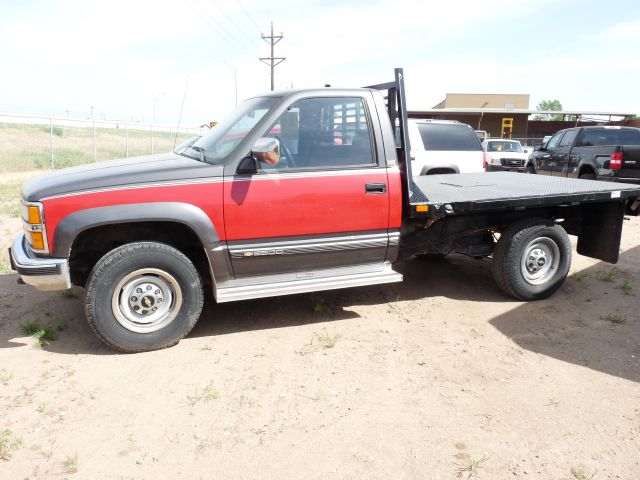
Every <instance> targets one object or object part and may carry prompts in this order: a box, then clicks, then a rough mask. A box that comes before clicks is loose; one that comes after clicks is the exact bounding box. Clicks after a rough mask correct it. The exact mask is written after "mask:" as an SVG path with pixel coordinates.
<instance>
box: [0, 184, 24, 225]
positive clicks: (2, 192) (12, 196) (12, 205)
mask: <svg viewBox="0 0 640 480" xmlns="http://www.w3.org/2000/svg"><path fill="white" fill-rule="evenodd" d="M21 187H22V182H9V183H1V184H0V213H1V214H3V215H8V216H10V217H13V218H18V217H19V216H20V189H21Z"/></svg>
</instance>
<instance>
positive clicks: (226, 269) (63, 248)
mask: <svg viewBox="0 0 640 480" xmlns="http://www.w3.org/2000/svg"><path fill="white" fill-rule="evenodd" d="M153 221H156V222H176V223H181V224H183V225H185V226H187V227H189V228H190V229H191V230H193V231H194V232H195V234H196V235H197V237H198V239H199V240H200V242H201V243H202V245H203V247H204V249H205V253H206V255H207V258H208V260H209V265H210V268H211V274H212V275H213V279H214V284H215V283H216V282H217V281H224V280H227V279H228V278H229V276H230V273H231V270H230V266H229V263H228V259H227V252H226V245H225V243H224V242H221V241H220V236H219V235H218V232H217V231H216V228H215V226H214V225H213V223H212V221H211V219H210V218H209V217H208V216H207V214H206V213H205V212H204V211H202V210H201V209H200V208H198V207H196V206H195V205H191V204H188V203H181V202H153V203H133V204H123V205H110V206H105V207H95V208H87V209H85V210H78V211H76V212H74V213H71V214H69V215H67V216H66V217H64V218H63V219H62V220H61V221H60V223H58V225H57V227H56V229H55V232H54V238H53V252H52V255H53V256H54V257H59V258H68V257H69V254H70V251H71V246H72V245H73V242H74V241H75V239H76V238H77V236H78V235H79V234H80V233H82V232H84V231H86V230H89V229H91V228H94V227H100V226H104V225H116V224H123V223H134V222H135V223H137V222H153Z"/></svg>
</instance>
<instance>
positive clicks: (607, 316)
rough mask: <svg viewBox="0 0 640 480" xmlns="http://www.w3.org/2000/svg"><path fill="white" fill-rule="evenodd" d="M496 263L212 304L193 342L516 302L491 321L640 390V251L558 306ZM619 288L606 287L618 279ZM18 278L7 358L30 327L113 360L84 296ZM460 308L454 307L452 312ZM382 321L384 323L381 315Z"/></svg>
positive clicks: (406, 270) (67, 350) (408, 266)
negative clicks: (508, 277)
mask: <svg viewBox="0 0 640 480" xmlns="http://www.w3.org/2000/svg"><path fill="white" fill-rule="evenodd" d="M490 267H491V265H490V261H489V260H474V259H470V258H466V257H463V256H455V255H454V256H451V257H447V258H444V259H440V260H430V261H424V260H418V259H414V260H410V261H407V262H404V263H402V264H400V265H399V266H398V270H399V271H401V272H402V273H403V274H404V276H405V281H404V282H402V283H397V284H389V285H380V286H372V287H360V288H352V289H346V290H335V291H327V292H318V293H314V294H300V295H290V296H284V297H274V298H267V299H259V300H251V301H243V302H234V303H227V304H220V305H216V304H214V303H213V302H212V301H209V302H207V303H206V305H205V310H204V312H203V315H202V317H201V318H200V321H199V322H198V324H197V325H196V327H195V328H194V329H193V331H192V332H191V333H190V334H189V336H188V337H187V338H198V337H209V336H218V335H228V334H234V333H239V332H243V331H251V330H265V329H275V328H283V327H295V326H300V325H309V324H314V323H320V322H332V321H339V320H348V319H354V318H359V314H358V313H357V308H354V307H357V306H359V305H371V306H376V305H378V306H381V307H382V306H383V305H385V304H387V303H393V302H396V301H413V300H420V299H424V298H427V297H443V298H449V299H453V300H464V301H482V302H485V303H486V302H497V303H511V304H513V305H514V308H513V309H512V310H509V311H508V312H507V313H504V314H502V315H500V316H498V317H495V318H492V319H490V320H489V322H490V323H491V325H492V326H494V327H495V328H496V329H498V330H499V331H500V332H502V333H503V334H504V335H505V336H506V337H508V338H510V339H511V340H512V341H513V342H515V343H516V344H517V345H519V346H520V347H521V348H523V349H526V350H529V351H532V352H535V353H539V354H542V355H545V356H548V357H552V358H555V359H558V360H561V361H564V362H569V363H573V364H575V365H580V366H584V367H587V368H591V369H594V370H597V371H600V372H603V373H607V374H610V375H615V376H619V377H622V378H625V379H628V380H632V381H635V382H640V361H639V360H640V315H638V313H637V312H640V294H639V295H636V292H635V291H632V292H630V293H631V294H630V295H626V294H625V293H624V291H623V290H622V288H621V286H622V285H623V284H624V282H625V280H626V281H627V282H628V284H629V285H634V286H635V285H636V284H637V279H638V278H640V247H636V248H634V249H632V250H628V251H626V252H624V253H623V254H622V255H621V258H620V262H619V264H618V265H617V266H612V265H609V264H605V263H597V264H595V265H594V266H592V267H590V268H587V269H586V270H583V271H581V272H578V274H577V275H574V276H572V277H570V278H568V279H567V281H566V282H565V284H564V285H563V287H562V288H561V289H560V291H558V292H557V293H556V294H555V295H554V296H553V297H552V298H550V299H547V300H542V301H538V302H531V303H522V302H515V301H513V300H512V299H511V298H509V297H507V296H506V295H504V294H503V293H502V292H501V291H499V290H498V288H497V287H496V285H495V283H494V281H493V279H492V276H491V268H490ZM612 269H613V272H614V274H613V277H614V278H613V281H611V282H607V281H604V280H599V279H598V275H599V274H598V272H601V271H611V270H612ZM15 282H16V275H2V276H0V292H2V295H1V298H0V306H2V309H1V310H0V349H2V348H13V347H23V346H24V345H25V344H26V343H27V342H29V343H31V342H32V340H31V339H28V338H24V334H23V333H22V332H21V326H22V325H23V324H24V323H27V322H38V323H41V324H42V325H54V326H55V324H56V323H55V322H59V321H60V320H62V321H63V322H67V323H68V328H66V329H65V330H64V331H61V332H60V333H58V338H57V339H56V340H55V341H53V342H52V343H50V344H49V345H47V346H45V347H44V350H46V351H48V352H53V353H60V354H68V355H75V354H89V355H112V354H114V353H115V352H113V351H112V350H110V349H108V348H106V347H104V346H102V344H101V343H100V342H99V341H98V340H97V339H96V337H95V336H94V335H93V333H92V332H91V330H90V329H89V327H88V325H87V323H86V321H85V319H84V311H83V302H82V299H81V296H82V294H83V292H82V290H81V289H76V295H77V298H63V297H62V296H60V295H59V294H55V293H42V292H37V291H36V290H33V289H31V288H30V287H28V286H21V285H16V284H15ZM453 308H455V304H453ZM380 317H381V322H384V321H385V314H384V312H382V311H381V313H380Z"/></svg>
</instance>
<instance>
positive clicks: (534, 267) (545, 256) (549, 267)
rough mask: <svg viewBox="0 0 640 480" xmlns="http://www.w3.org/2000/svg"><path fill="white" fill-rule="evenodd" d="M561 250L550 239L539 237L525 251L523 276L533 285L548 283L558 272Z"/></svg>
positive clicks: (522, 265) (522, 268)
mask: <svg viewBox="0 0 640 480" xmlns="http://www.w3.org/2000/svg"><path fill="white" fill-rule="evenodd" d="M559 265H560V248H558V244H557V243H556V242H555V241H553V240H552V239H550V238H548V237H539V238H536V239H535V240H533V241H532V242H530V243H529V244H528V245H527V246H526V248H525V249H524V253H523V255H522V262H521V271H522V276H523V277H524V279H525V280H526V282H527V283H529V284H531V285H542V284H543V283H545V282H548V281H549V280H550V279H551V278H552V277H553V276H554V275H555V274H556V272H557V271H558V266H559Z"/></svg>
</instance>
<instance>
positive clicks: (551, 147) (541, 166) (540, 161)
mask: <svg viewBox="0 0 640 480" xmlns="http://www.w3.org/2000/svg"><path fill="white" fill-rule="evenodd" d="M563 135H564V130H563V131H561V132H558V133H556V134H555V135H554V136H553V137H551V138H550V139H549V141H548V142H547V144H546V146H545V149H544V150H539V151H538V155H537V156H536V160H537V165H536V171H537V172H538V173H541V174H543V175H552V174H553V171H554V168H555V167H556V161H557V160H556V159H554V154H555V152H556V150H557V148H558V145H559V144H560V139H561V138H562V136H563Z"/></svg>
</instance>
